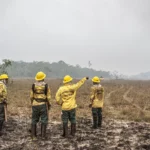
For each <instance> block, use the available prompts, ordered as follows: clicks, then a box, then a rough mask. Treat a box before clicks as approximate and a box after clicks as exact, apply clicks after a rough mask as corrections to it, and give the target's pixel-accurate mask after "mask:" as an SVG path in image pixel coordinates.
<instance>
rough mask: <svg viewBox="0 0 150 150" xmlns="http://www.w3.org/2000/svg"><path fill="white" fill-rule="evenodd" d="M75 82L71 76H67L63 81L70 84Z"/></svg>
mask: <svg viewBox="0 0 150 150" xmlns="http://www.w3.org/2000/svg"><path fill="white" fill-rule="evenodd" d="M72 80H73V78H72V77H71V76H69V75H66V76H65V77H64V80H63V83H68V82H71V81H72Z"/></svg>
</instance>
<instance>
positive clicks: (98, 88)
mask: <svg viewBox="0 0 150 150" xmlns="http://www.w3.org/2000/svg"><path fill="white" fill-rule="evenodd" d="M100 81H101V78H99V77H97V76H95V77H93V79H92V82H93V86H92V87H91V95H90V101H91V104H90V107H92V116H93V128H94V129H96V128H97V127H101V124H102V108H103V104H104V88H103V87H102V85H101V84H100Z"/></svg>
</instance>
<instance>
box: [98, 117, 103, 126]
mask: <svg viewBox="0 0 150 150" xmlns="http://www.w3.org/2000/svg"><path fill="white" fill-rule="evenodd" d="M101 126H102V116H99V117H98V127H99V128H101Z"/></svg>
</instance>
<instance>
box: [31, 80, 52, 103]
mask: <svg viewBox="0 0 150 150" xmlns="http://www.w3.org/2000/svg"><path fill="white" fill-rule="evenodd" d="M34 84H35V86H34V91H33V89H31V91H30V100H31V102H32V106H37V105H43V104H45V102H37V101H36V100H37V99H40V100H45V99H47V101H48V102H49V104H50V100H51V91H50V88H49V86H47V92H46V93H47V95H45V85H46V83H45V82H43V81H42V82H36V83H34Z"/></svg>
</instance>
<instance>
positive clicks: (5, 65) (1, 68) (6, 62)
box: [0, 59, 11, 74]
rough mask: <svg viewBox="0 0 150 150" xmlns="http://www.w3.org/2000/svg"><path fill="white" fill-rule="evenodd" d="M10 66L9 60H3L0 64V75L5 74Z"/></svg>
mask: <svg viewBox="0 0 150 150" xmlns="http://www.w3.org/2000/svg"><path fill="white" fill-rule="evenodd" d="M9 66H11V61H10V60H9V59H3V60H2V64H0V73H1V74H2V73H6V74H7V68H8V67H9Z"/></svg>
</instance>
